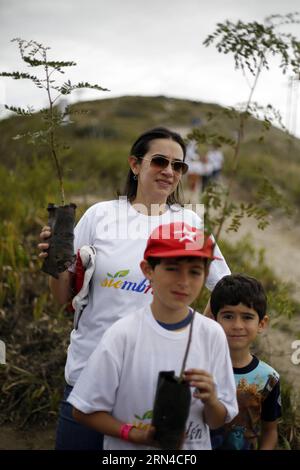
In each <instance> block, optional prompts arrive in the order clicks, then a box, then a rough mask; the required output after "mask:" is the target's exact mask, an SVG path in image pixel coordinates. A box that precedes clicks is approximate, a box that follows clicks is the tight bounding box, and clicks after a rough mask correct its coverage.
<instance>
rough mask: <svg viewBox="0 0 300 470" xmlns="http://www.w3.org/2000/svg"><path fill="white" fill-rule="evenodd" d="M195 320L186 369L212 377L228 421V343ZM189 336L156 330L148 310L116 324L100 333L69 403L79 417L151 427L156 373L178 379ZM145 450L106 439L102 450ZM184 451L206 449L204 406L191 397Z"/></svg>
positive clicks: (232, 399)
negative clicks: (100, 415) (107, 417)
mask: <svg viewBox="0 0 300 470" xmlns="http://www.w3.org/2000/svg"><path fill="white" fill-rule="evenodd" d="M195 315H196V316H195V320H194V325H193V333H192V343H191V347H190V351H189V355H188V359H187V365H186V369H189V368H197V369H203V370H206V371H207V372H209V373H210V374H211V375H212V376H213V378H214V382H215V386H216V391H217V396H218V399H219V400H220V401H221V402H222V403H223V404H224V406H225V407H226V409H227V419H226V421H227V422H228V421H231V420H232V419H233V418H234V416H235V415H236V414H237V412H238V408H237V402H236V386H235V381H234V376H233V370H232V364H231V359H230V355H229V350H228V345H227V340H226V337H225V334H224V331H223V329H222V328H221V327H220V325H219V324H218V323H216V322H215V321H214V320H210V319H209V318H206V317H204V316H203V315H200V314H198V313H196V314H195ZM188 334H189V327H186V328H185V329H184V330H181V331H178V332H176V331H169V330H166V329H165V328H163V327H162V326H160V325H159V324H158V323H157V321H156V320H155V319H154V317H153V315H152V311H151V307H150V306H147V307H144V308H143V309H141V310H139V311H137V312H134V313H133V314H131V315H129V316H127V317H126V318H123V319H122V320H119V321H118V322H116V323H115V324H114V325H113V326H112V327H111V328H110V329H109V330H108V331H107V332H106V333H105V334H104V336H103V338H102V341H101V342H100V344H99V345H98V346H97V348H96V350H95V351H94V352H93V354H92V355H91V357H90V359H89V361H88V363H87V365H86V367H85V369H84V370H83V372H82V374H81V375H80V377H79V379H78V381H77V382H76V385H75V387H74V389H73V391H72V392H71V394H70V396H69V398H68V402H69V403H71V404H72V405H73V406H74V407H75V408H77V409H79V410H81V411H82V412H83V413H88V414H89V413H93V412H96V411H106V412H108V413H110V414H112V416H114V417H115V418H116V419H118V420H120V421H122V422H125V423H132V424H134V425H136V426H138V427H139V426H145V425H147V424H150V423H151V418H152V410H153V403H154V398H155V392H156V385H157V378H158V373H159V372H160V371H162V370H165V371H171V370H174V371H175V374H176V375H177V376H178V375H179V373H180V369H181V366H182V361H183V357H184V352H185V349H186V345H187V340H188ZM192 391H193V390H192ZM147 448H149V447H144V446H138V445H135V444H132V443H130V442H128V441H123V440H121V439H118V438H114V437H110V436H105V439H104V449H107V450H114V449H116V450H117V449H119V450H130V449H147ZM183 449H189V450H196V449H211V444H210V436H209V428H208V426H207V425H206V424H205V423H204V421H203V403H202V402H201V400H199V399H196V398H194V397H192V402H191V408H190V415H189V418H188V420H187V425H186V440H185V443H184V447H183Z"/></svg>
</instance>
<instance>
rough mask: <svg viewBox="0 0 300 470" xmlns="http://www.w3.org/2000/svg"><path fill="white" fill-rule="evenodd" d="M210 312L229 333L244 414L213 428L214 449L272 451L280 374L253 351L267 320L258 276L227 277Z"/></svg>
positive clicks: (216, 290) (278, 412)
mask: <svg viewBox="0 0 300 470" xmlns="http://www.w3.org/2000/svg"><path fill="white" fill-rule="evenodd" d="M210 303H211V310H212V313H213V315H214V317H215V319H216V320H217V322H218V323H219V324H220V325H221V326H222V327H223V329H224V331H225V334H226V336H227V340H228V344H229V349H230V355H231V360H232V364H233V371H234V376H235V381H236V385H237V399H238V404H239V414H238V415H237V416H236V417H235V419H234V420H233V421H232V422H231V423H230V424H228V425H226V426H224V427H223V429H219V430H215V431H212V433H211V438H212V446H213V448H214V449H235V450H241V449H257V448H259V449H261V450H272V449H274V448H275V446H276V443H277V419H278V418H279V417H280V416H281V405H280V386H279V375H278V373H277V372H276V371H275V370H274V369H273V368H272V367H270V366H269V365H268V364H266V363H265V362H263V361H260V360H259V359H257V357H256V356H254V355H252V354H251V353H250V347H251V345H252V343H253V341H254V340H255V338H256V336H257V334H259V333H261V332H262V331H263V330H264V328H265V327H266V325H267V323H268V316H267V315H266V310H267V299H266V295H265V292H264V290H263V287H262V285H261V283H260V282H258V281H257V280H256V279H254V278H253V277H249V276H245V275H241V274H233V275H230V276H224V277H223V278H222V279H221V280H220V281H219V282H218V283H217V284H216V286H215V288H214V290H213V292H212V294H211V301H210Z"/></svg>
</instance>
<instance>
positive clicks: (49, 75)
mask: <svg viewBox="0 0 300 470" xmlns="http://www.w3.org/2000/svg"><path fill="white" fill-rule="evenodd" d="M12 42H16V43H17V44H18V47H19V52H20V55H21V58H22V60H23V61H24V62H25V64H26V65H27V66H28V67H31V68H33V69H35V68H39V69H41V73H40V76H38V75H36V74H29V73H24V72H1V73H0V76H2V77H11V78H13V79H14V80H30V81H31V82H32V83H33V84H34V85H35V86H36V87H37V88H39V89H41V90H43V91H44V92H45V94H46V96H47V101H48V105H49V107H47V108H44V109H40V110H39V112H40V113H41V117H42V122H43V127H42V128H41V129H39V130H38V131H34V132H26V133H25V134H22V135H17V136H15V139H19V138H23V137H27V138H29V141H30V142H31V143H33V144H36V145H46V146H47V148H48V151H49V156H50V157H51V158H52V160H53V163H54V166H55V170H56V177H57V180H58V184H59V190H60V200H61V204H60V205H56V204H53V203H49V205H48V214H49V221H48V223H49V226H50V227H51V238H50V240H49V244H50V245H49V249H48V256H47V258H46V259H45V261H44V263H43V267H42V270H43V271H44V272H46V273H48V274H50V275H51V276H54V277H56V278H58V275H59V273H60V272H63V271H65V270H66V269H67V268H68V266H70V264H71V263H72V262H73V261H74V248H73V239H74V235H73V230H74V223H75V209H76V205H75V204H72V203H70V204H66V202H65V191H64V184H63V171H62V166H61V154H62V152H63V150H64V149H65V148H66V146H65V144H64V143H63V142H60V140H59V137H58V131H59V129H60V128H61V127H62V126H63V125H64V124H65V120H66V118H67V117H68V116H69V115H71V114H74V113H75V111H74V110H72V109H71V107H70V106H66V108H65V109H64V110H60V109H59V107H58V106H57V104H58V100H59V99H60V98H61V97H62V96H66V95H70V94H71V93H72V92H73V91H74V90H78V89H84V88H90V89H94V90H99V91H108V89H107V88H103V87H101V86H100V85H91V84H90V83H88V82H79V83H77V84H74V85H73V84H72V83H71V81H70V80H66V81H64V82H63V83H60V84H59V83H58V82H57V79H56V78H55V77H56V75H57V74H64V73H65V72H64V69H65V68H67V67H73V66H76V63H75V62H73V61H57V60H52V59H50V58H49V54H48V51H49V49H50V48H49V47H45V46H43V45H42V44H40V43H38V42H36V41H32V40H31V41H25V40H24V39H20V38H15V39H13V40H12ZM5 108H6V109H7V110H10V111H12V112H14V113H16V114H17V115H20V116H32V115H33V113H34V112H35V111H34V109H33V108H32V107H28V108H27V109H24V108H20V107H16V106H9V105H5ZM77 112H78V111H77Z"/></svg>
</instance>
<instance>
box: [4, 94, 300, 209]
mask: <svg viewBox="0 0 300 470" xmlns="http://www.w3.org/2000/svg"><path fill="white" fill-rule="evenodd" d="M74 109H76V110H78V109H81V110H83V111H85V112H87V113H84V114H79V115H75V116H74V117H73V118H72V121H73V124H69V125H66V126H65V127H64V129H63V131H62V133H63V140H64V141H65V142H66V143H67V144H69V145H71V148H70V149H69V150H67V151H65V152H64V155H63V157H62V160H63V166H64V174H65V179H66V181H67V195H68V197H69V198H70V197H71V194H76V193H77V194H79V193H80V194H90V193H95V192H96V193H97V194H99V195H103V196H104V197H106V196H109V193H111V191H112V189H113V190H117V189H121V188H122V185H123V181H124V177H125V174H126V172H127V156H128V153H129V150H130V145H131V144H132V143H133V141H134V139H135V138H136V137H137V136H138V135H139V134H140V133H141V132H143V131H144V130H145V129H149V128H151V127H154V126H157V125H164V126H169V127H171V128H176V129H186V130H187V129H189V128H191V126H192V121H193V119H195V118H196V119H201V123H202V129H205V130H208V131H209V132H216V133H221V134H223V135H225V136H227V137H230V138H234V136H235V132H236V127H237V123H236V122H235V121H234V120H230V119H228V118H226V116H225V115H224V113H223V108H221V107H220V106H218V105H215V104H208V103H200V102H195V101H189V100H180V99H174V98H166V97H163V96H158V97H135V96H130V97H121V98H112V99H105V100H99V101H91V102H85V103H80V104H76V105H74ZM211 113H212V114H214V115H215V116H216V117H215V118H214V119H213V120H211V121H208V114H211ZM41 125H42V117H41V116H40V115H39V114H36V115H35V116H33V117H32V118H28V117H11V118H9V119H6V120H3V121H1V122H0V135H1V140H0V165H1V167H0V168H1V169H0V171H1V172H2V174H3V176H4V175H5V174H6V175H7V170H10V176H9V178H14V179H17V180H18V179H19V178H20V179H21V181H22V182H23V184H24V182H25V181H26V180H27V179H28V178H30V175H34V176H33V181H31V183H30V184H34V180H36V179H39V180H40V181H43V185H42V188H43V192H44V194H45V193H48V194H49V197H53V196H54V194H55V192H56V184H55V180H54V171H53V169H52V163H51V162H50V161H49V160H48V158H47V157H46V158H44V157H45V156H46V154H47V149H46V148H44V149H41V148H39V149H37V148H35V147H34V146H33V145H30V144H27V143H26V140H25V139H20V140H13V137H14V136H15V135H16V134H22V133H24V132H26V131H27V130H29V129H31V130H38V129H39V128H40V126H41ZM261 135H262V125H261V122H260V121H257V120H255V119H252V118H251V119H250V120H249V121H248V124H247V127H246V129H245V136H244V143H243V145H242V148H241V163H240V170H239V175H238V183H239V184H240V186H241V187H242V188H243V190H246V191H247V192H249V194H250V193H251V192H253V191H255V187H256V184H257V180H258V178H259V176H260V175H261V174H264V175H267V176H269V177H270V178H271V179H272V181H273V183H274V184H275V185H276V187H277V188H278V189H279V190H281V191H282V192H283V194H284V195H285V196H286V197H287V198H288V200H289V201H290V202H292V204H295V205H296V206H297V205H298V204H299V203H300V158H299V155H300V141H299V139H293V140H292V141H291V140H290V139H288V136H287V135H286V134H285V133H284V132H282V131H280V130H278V129H277V128H271V130H270V131H269V132H266V133H265V137H264V141H263V142H258V140H259V138H260V137H261ZM200 149H201V151H202V152H205V151H206V148H205V146H202V147H201V148H200ZM224 152H225V155H226V157H227V165H226V168H228V166H229V163H230V155H231V149H230V148H229V147H225V148H224ZM225 171H226V169H225ZM1 179H3V178H1ZM6 189H7V188H5V193H6ZM22 190H25V191H27V188H26V185H25V187H23V188H22ZM0 191H1V192H2V196H3V197H4V195H5V194H4V192H3V188H2V190H1V189H0ZM1 192H0V196H1ZM50 195H51V196H50ZM39 197H40V198H41V202H43V197H42V196H41V195H39ZM56 199H57V197H56Z"/></svg>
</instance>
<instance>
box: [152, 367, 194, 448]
mask: <svg viewBox="0 0 300 470" xmlns="http://www.w3.org/2000/svg"><path fill="white" fill-rule="evenodd" d="M190 405H191V390H190V387H189V385H188V384H187V383H186V382H182V381H180V379H179V378H178V377H176V376H175V372H174V371H161V372H160V373H159V375H158V382H157V388H156V395H155V401H154V407H153V418H152V424H153V426H155V429H156V433H155V436H154V439H155V440H156V441H157V442H159V444H160V446H161V448H162V449H170V450H172V449H180V447H181V445H182V443H183V440H184V435H185V425H186V421H187V418H188V415H189V411H190Z"/></svg>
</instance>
